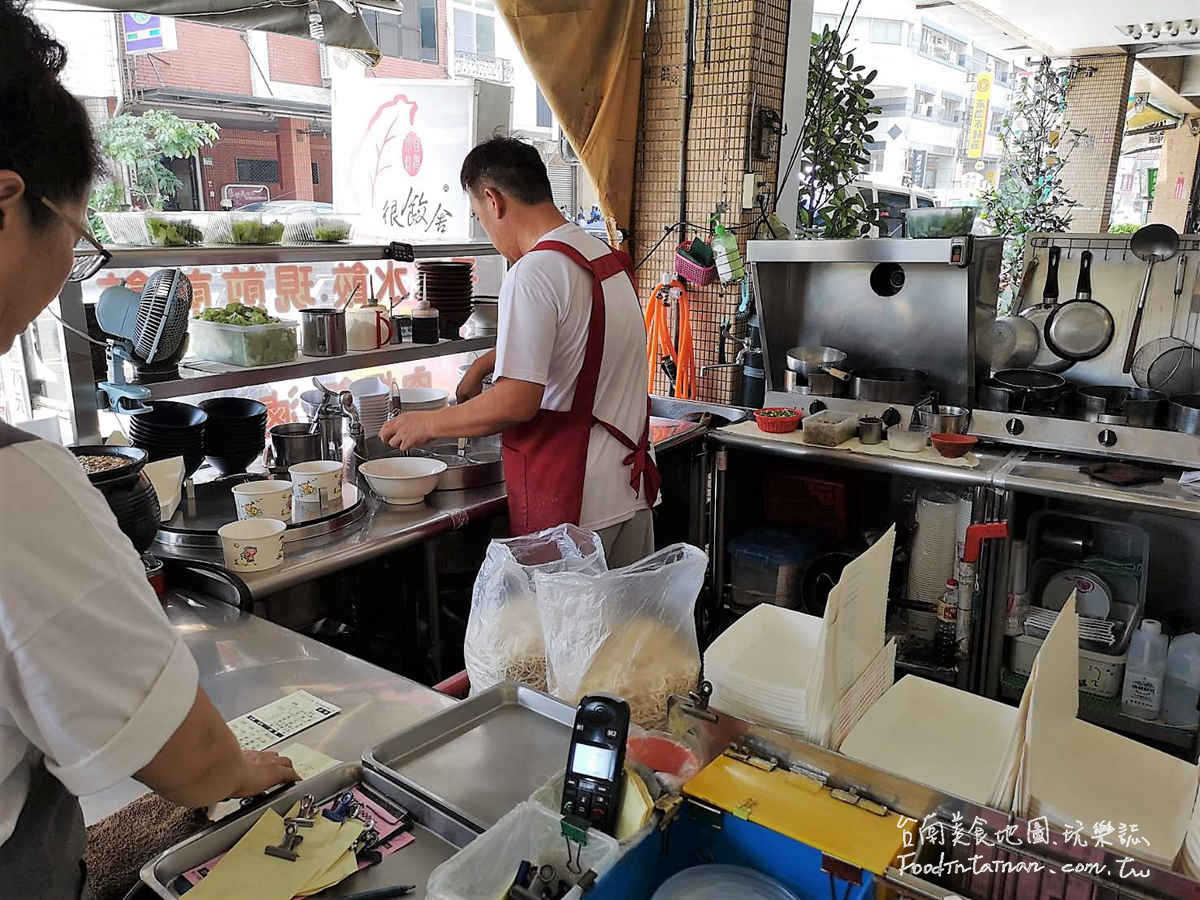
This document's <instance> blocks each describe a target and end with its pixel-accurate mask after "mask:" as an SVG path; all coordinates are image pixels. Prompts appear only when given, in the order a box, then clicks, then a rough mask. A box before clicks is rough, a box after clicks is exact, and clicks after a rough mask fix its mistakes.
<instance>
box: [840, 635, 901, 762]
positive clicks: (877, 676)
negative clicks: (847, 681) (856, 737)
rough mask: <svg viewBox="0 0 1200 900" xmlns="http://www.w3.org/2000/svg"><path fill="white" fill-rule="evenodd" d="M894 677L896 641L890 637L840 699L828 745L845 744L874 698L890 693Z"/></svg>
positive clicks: (873, 701)
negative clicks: (847, 736) (843, 742)
mask: <svg viewBox="0 0 1200 900" xmlns="http://www.w3.org/2000/svg"><path fill="white" fill-rule="evenodd" d="M895 680H896V642H895V640H891V641H888V642H887V644H886V645H884V648H883V649H882V650H880V651H879V652H878V653H877V654H876V655H875V660H874V662H872V663H871V665H869V666H868V667H867V670H866V671H865V672H863V673H862V675H861V676H859V679H858V681H856V682H854V687H852V688H850V690H848V691H846V693H845V696H843V697H842V699H841V700H839V701H838V704H837V707H836V708H835V709H834V711H833V731H832V733H831V734H830V736H829V745H830V746H831V747H832V748H833V749H834V750H837V749H838V748H839V747H841V746H842V741H844V740H845V739H846V735H848V734H849V733H850V730H851V729H852V728H853V727H854V726H855V725H857V724H858V722H859V720H860V719H862V717H863V715H865V714H866V712H867V710H868V709H870V708H871V706H872V705H873V704H874V703H875V701H876V700H878V699H879V698H880V697H882V696H883V695H884V694H885V693H887V691H888V688H890V687H891V686H892V682H893V681H895Z"/></svg>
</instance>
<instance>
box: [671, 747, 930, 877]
mask: <svg viewBox="0 0 1200 900" xmlns="http://www.w3.org/2000/svg"><path fill="white" fill-rule="evenodd" d="M683 789H684V793H686V794H688V795H689V796H692V797H695V798H696V799H697V800H703V801H704V802H706V803H709V804H712V805H713V806H716V807H718V808H720V809H725V810H729V811H731V812H733V813H734V814H735V815H738V816H739V817H740V818H743V819H746V820H747V821H750V822H754V823H755V824H758V825H762V826H763V827H764V828H769V829H771V830H772V831H776V832H779V833H780V834H782V835H786V836H787V837H790V838H791V839H792V840H795V841H799V842H800V843H802V844H805V845H807V846H809V847H813V848H814V849H816V850H820V851H821V852H822V853H828V854H829V855H830V856H832V857H834V858H835V859H839V860H841V861H843V862H847V863H850V864H851V865H854V866H858V867H860V868H862V869H866V870H867V871H868V872H873V873H875V874H876V875H880V874H882V873H883V872H884V870H886V869H887V867H888V866H889V865H891V864H892V861H893V860H894V859H895V858H896V856H897V855H898V854H899V853H900V851H901V849H902V848H903V846H904V834H905V831H906V830H910V829H911V828H912V824H911V823H903V827H902V820H901V819H900V817H899V816H897V815H896V814H895V813H889V814H888V815H886V816H877V815H875V814H873V813H869V812H867V811H866V810H863V809H859V808H858V807H856V806H851V805H850V804H849V803H843V802H842V801H841V800H835V799H834V798H833V796H832V795H831V794H830V792H829V790H828V789H827V788H820V787H818V786H816V782H812V781H811V780H809V779H800V778H797V777H796V776H793V775H791V773H789V772H786V771H784V770H782V769H776V770H775V771H774V772H764V771H762V770H760V769H755V768H754V767H752V766H748V765H746V764H745V763H742V762H738V761H737V760H735V759H730V758H729V757H727V756H720V757H718V758H717V759H715V760H714V761H713V762H711V763H710V764H709V765H707V766H705V767H704V768H703V769H702V770H701V771H700V773H699V774H698V775H697V776H696V777H695V778H693V779H692V780H691V781H689V782H688V783H687V784H686V785H684V788H683Z"/></svg>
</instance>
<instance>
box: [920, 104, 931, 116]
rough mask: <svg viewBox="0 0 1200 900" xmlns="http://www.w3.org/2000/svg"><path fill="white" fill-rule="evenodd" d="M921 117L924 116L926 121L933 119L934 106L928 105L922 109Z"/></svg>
mask: <svg viewBox="0 0 1200 900" xmlns="http://www.w3.org/2000/svg"><path fill="white" fill-rule="evenodd" d="M921 115H923V116H924V117H925V118H926V119H932V118H933V104H932V103H926V104H925V105H924V106H922V107H921Z"/></svg>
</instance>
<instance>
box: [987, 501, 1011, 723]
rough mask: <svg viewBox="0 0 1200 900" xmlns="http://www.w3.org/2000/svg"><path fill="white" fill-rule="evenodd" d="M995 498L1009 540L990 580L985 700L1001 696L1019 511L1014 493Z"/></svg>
mask: <svg viewBox="0 0 1200 900" xmlns="http://www.w3.org/2000/svg"><path fill="white" fill-rule="evenodd" d="M993 493H994V494H995V496H996V504H995V507H996V512H997V518H999V519H1004V520H1007V521H1008V527H1009V534H1008V540H1006V541H1003V542H999V543H998V545H997V547H996V548H995V550H996V552H995V555H994V556H993V557H992V558H993V560H994V564H993V565H992V566H991V569H992V571H991V577H990V578H989V579H988V582H989V590H988V600H989V602H988V604H987V605H988V609H989V611H990V620H989V621H988V627H987V632H986V633H985V639H986V643H985V644H984V646H983V648H982V652H981V654H980V662H981V664H982V666H983V668H982V670H981V671H980V675H979V687H980V693H982V694H983V696H985V697H991V698H993V699H994V698H996V697H998V696H999V695H1000V666H1001V664H1002V663H1003V657H1004V630H1005V627H1006V625H1007V624H1008V591H1009V588H1010V586H1011V585H1010V584H1009V576H1010V574H1011V569H1012V542H1013V532H1012V528H1013V525H1014V522H1013V515H1014V513H1015V511H1016V495H1015V494H1014V493H1013V492H1012V491H1007V490H1004V491H994V492H993Z"/></svg>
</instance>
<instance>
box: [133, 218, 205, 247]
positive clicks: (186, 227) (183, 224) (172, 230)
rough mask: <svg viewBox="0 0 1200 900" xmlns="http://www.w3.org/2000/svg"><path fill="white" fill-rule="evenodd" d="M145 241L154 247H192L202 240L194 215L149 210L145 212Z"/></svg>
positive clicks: (201, 233) (202, 236)
mask: <svg viewBox="0 0 1200 900" xmlns="http://www.w3.org/2000/svg"><path fill="white" fill-rule="evenodd" d="M145 228H146V243H148V244H150V245H152V246H154V247H194V246H196V245H197V244H199V243H202V242H203V240H204V233H203V231H202V230H201V228H200V225H199V220H198V218H197V216H196V215H194V214H189V213H169V212H149V213H146V214H145Z"/></svg>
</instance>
